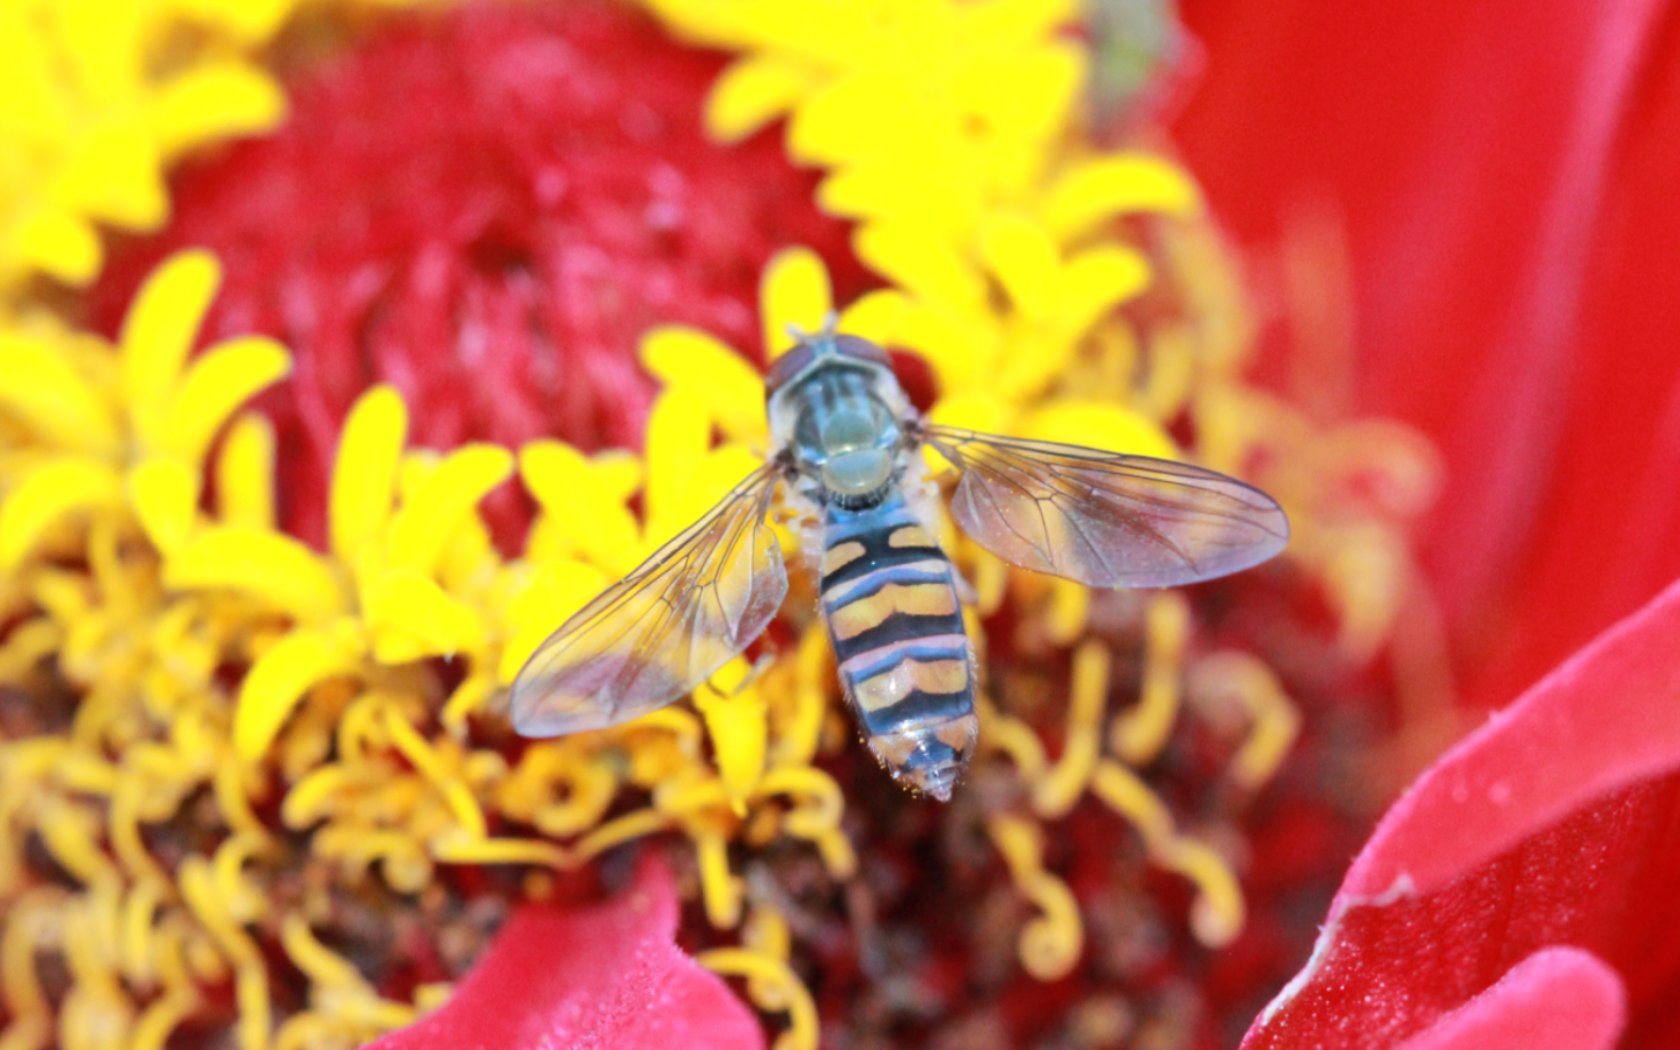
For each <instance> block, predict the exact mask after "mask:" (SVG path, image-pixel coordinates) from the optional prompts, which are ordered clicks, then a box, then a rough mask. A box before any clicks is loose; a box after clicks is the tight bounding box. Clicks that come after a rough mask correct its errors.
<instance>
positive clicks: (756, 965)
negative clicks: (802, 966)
mask: <svg viewBox="0 0 1680 1050" xmlns="http://www.w3.org/2000/svg"><path fill="white" fill-rule="evenodd" d="M694 958H695V961H696V962H698V963H699V964H700V965H701V966H704V967H706V968H707V969H708V970H711V971H713V972H714V973H720V974H723V975H725V976H728V977H745V978H747V979H748V985H747V987H748V990H749V991H751V989H752V988H754V987H755V986H756V987H758V988H761V989H762V988H765V987H769V988H772V989H774V991H773V992H772V993H771V997H770V1000H769V1001H768V1002H763V1003H759V1004H758V1005H759V1006H760V1007H761V1008H762V1009H765V1010H785V1011H786V1012H787V1015H788V1030H787V1031H786V1032H783V1033H782V1034H781V1035H780V1036H778V1037H777V1039H776V1043H775V1050H815V1048H816V1045H817V1006H816V1003H815V1002H814V1001H812V999H811V993H810V991H809V990H807V989H806V987H805V985H804V983H803V982H802V981H800V980H799V977H798V975H796V974H795V973H794V972H793V970H792V969H790V968H789V967H788V965H787V963H785V962H782V961H781V960H780V959H777V958H774V957H773V956H769V955H766V954H763V953H762V952H758V951H751V950H748V949H746V948H713V949H711V950H710V951H704V952H701V953H699V954H698V955H696V956H695V957H694ZM772 1004H774V1005H772Z"/></svg>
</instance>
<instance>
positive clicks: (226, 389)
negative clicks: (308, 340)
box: [156, 335, 292, 463]
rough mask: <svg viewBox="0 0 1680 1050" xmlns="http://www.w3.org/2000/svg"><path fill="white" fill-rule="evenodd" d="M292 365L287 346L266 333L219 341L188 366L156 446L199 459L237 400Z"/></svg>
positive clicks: (241, 400) (243, 399)
mask: <svg viewBox="0 0 1680 1050" xmlns="http://www.w3.org/2000/svg"><path fill="white" fill-rule="evenodd" d="M291 370H292V358H291V355H290V354H288V353H287V352H286V348H285V347H283V346H281V345H280V344H279V343H277V342H275V341H274V340H272V339H269V338H266V337H264V336H257V335H252V336H243V337H241V338H238V339H229V340H227V341H226V342H222V343H217V344H216V345H215V346H212V347H211V348H210V349H208V350H206V351H205V352H204V353H203V354H201V355H200V356H199V357H198V359H197V360H195V361H194V362H193V363H192V365H191V366H190V367H189V368H188V369H187V374H186V376H185V378H184V379H183V380H182V382H181V384H180V386H179V388H178V390H177V392H176V394H175V397H174V398H173V399H172V404H171V406H170V410H169V413H168V415H167V416H166V417H165V418H164V419H163V420H162V425H163V428H164V429H163V432H162V433H161V434H158V435H156V438H157V440H158V444H159V446H160V447H161V448H163V449H166V450H168V451H170V452H173V453H174V454H175V455H177V456H180V457H181V458H182V459H184V460H187V461H188V462H192V463H196V462H198V461H199V460H200V459H202V458H203V456H204V454H205V452H206V451H207V450H208V449H209V447H210V442H211V440H212V439H213V438H214V437H215V436H216V432H217V431H218V430H220V429H221V427H222V424H224V423H226V422H227V420H228V417H229V416H232V415H233V413H234V412H236V411H237V410H238V409H239V406H240V405H243V404H244V403H245V402H246V401H248V400H250V399H251V398H252V397H253V396H255V395H256V394H257V392H258V391H260V390H262V389H264V388H265V387H267V386H269V385H270V384H271V383H274V382H276V381H277V380H279V379H280V378H281V377H283V376H285V375H286V374H288V373H289V372H290V371H291Z"/></svg>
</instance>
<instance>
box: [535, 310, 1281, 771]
mask: <svg viewBox="0 0 1680 1050" xmlns="http://www.w3.org/2000/svg"><path fill="white" fill-rule="evenodd" d="M796 334H797V333H796ZM798 338H799V342H798V344H797V345H796V346H795V347H794V348H793V349H792V350H790V351H788V352H787V353H786V354H784V355H783V356H781V357H780V358H778V359H777V360H776V362H775V364H774V365H773V366H772V368H771V370H770V374H769V376H768V377H767V379H766V384H765V387H766V408H767V411H768V413H769V420H770V431H771V440H772V443H773V448H774V453H773V455H772V456H771V458H770V460H769V461H768V462H767V463H765V464H764V465H763V466H761V467H759V468H758V469H757V470H755V471H753V472H752V473H751V474H750V475H748V476H747V477H746V478H745V479H744V480H743V481H741V483H740V484H738V485H736V486H735V488H734V489H732V490H731V491H730V492H729V494H728V495H727V496H725V497H724V498H723V500H722V501H721V502H720V503H718V504H717V506H715V507H713V508H712V509H711V510H710V511H709V512H707V514H706V515H705V516H704V517H702V518H701V519H700V520H699V521H697V522H695V523H694V524H693V525H690V526H689V527H688V528H687V529H685V530H684V531H683V532H682V533H680V534H679V535H678V536H677V537H676V538H674V539H672V540H671V541H670V542H669V543H667V544H665V545H664V546H663V547H661V548H660V549H659V550H658V551H656V552H655V553H654V554H653V555H652V556H651V557H649V558H648V560H647V561H645V562H643V563H642V565H641V566H639V567H638V568H637V569H636V570H635V571H634V572H632V573H631V574H630V575H629V576H627V577H625V578H624V579H623V580H621V581H619V582H618V583H616V584H614V585H613V586H612V587H609V588H608V589H607V590H606V591H605V592H604V593H603V594H601V595H600V597H598V598H596V599H595V600H594V601H592V602H590V603H589V604H588V605H586V606H585V607H584V608H583V609H582V610H580V611H579V612H578V613H577V614H576V615H574V616H572V617H571V619H569V620H567V621H566V622H565V623H564V624H563V625H561V627H560V629H559V630H557V631H555V632H554V634H553V635H552V636H550V637H549V638H548V640H547V641H545V642H544V643H543V644H542V645H541V646H540V647H539V648H538V649H537V651H536V652H535V653H534V654H533V655H532V657H531V659H530V661H529V662H527V663H526V664H525V667H524V669H523V670H521V671H520V672H519V676H518V678H517V679H516V680H515V682H514V685H513V699H512V709H513V722H514V726H515V727H516V728H517V729H518V731H519V732H520V733H521V734H523V735H525V736H534V737H547V736H560V735H563V734H566V733H575V732H579V731H582V730H589V729H599V728H603V727H606V726H611V725H616V724H618V723H621V722H626V721H629V720H630V719H633V718H636V717H638V716H640V715H643V714H646V713H647V712H649V711H652V710H654V709H656V708H659V707H662V706H664V705H666V704H668V703H670V702H672V701H673V700H676V699H678V698H679V697H682V696H684V695H686V694H688V693H689V692H690V691H692V690H694V689H695V688H697V687H698V686H700V685H701V684H702V683H703V682H705V681H706V680H707V679H708V678H710V677H711V676H712V675H713V674H715V673H716V672H717V671H718V670H719V669H721V668H722V667H723V665H724V664H725V663H727V662H728V661H729V660H731V659H733V658H734V657H735V656H737V655H738V654H740V653H741V651H742V650H744V649H745V648H746V647H747V646H748V645H749V644H750V643H751V642H752V641H753V640H754V639H755V638H757V637H758V635H759V634H760V633H761V632H763V630H764V629H765V627H766V626H768V625H769V623H770V621H771V620H772V619H773V618H774V617H775V615H776V613H777V611H778V609H780V607H781V605H782V600H783V599H784V598H785V597H786V595H787V589H788V579H787V570H786V568H785V567H784V565H783V563H782V553H781V549H780V546H779V545H778V543H777V542H776V537H775V532H774V530H773V529H772V528H771V527H770V525H769V523H768V521H767V515H768V512H769V509H770V505H771V500H772V495H773V493H774V492H775V491H776V489H777V487H778V485H780V486H782V487H783V488H784V490H785V496H784V499H786V500H787V501H788V502H789V503H790V504H791V508H792V509H795V510H800V511H804V512H805V515H806V516H807V517H808V518H809V519H810V520H812V521H814V522H816V523H817V527H818V529H820V533H819V535H818V537H817V538H816V542H814V543H812V544H811V545H810V549H812V550H816V551H821V557H820V579H821V599H820V607H821V611H822V615H823V619H824V620H825V622H826V623H827V626H828V632H829V638H830V640H831V641H832V642H833V645H834V654H835V657H836V659H837V662H838V664H839V673H840V681H841V684H842V686H843V687H844V690H845V694H846V697H847V699H848V701H849V702H850V704H851V707H852V711H853V713H854V714H855V715H856V717H857V720H858V723H859V725H860V726H861V728H862V730H863V735H864V738H865V740H866V741H867V743H868V745H869V748H870V750H871V751H873V752H874V753H875V756H876V757H877V758H878V759H879V760H880V762H881V763H882V765H884V766H885V767H886V768H887V770H888V771H889V772H890V773H891V774H892V776H893V777H894V779H896V780H898V781H900V782H901V783H906V784H908V785H909V786H911V787H912V788H914V789H916V790H919V791H922V792H925V793H926V794H929V795H932V796H933V797H934V798H937V799H940V800H945V799H948V798H949V797H950V795H951V789H952V786H953V785H954V784H955V782H956V780H957V778H958V777H959V776H960V775H961V774H962V772H963V770H964V769H965V768H966V766H967V763H968V759H969V755H970V754H971V753H972V752H973V750H974V742H975V738H976V736H977V734H978V730H979V720H978V718H977V717H976V716H975V712H974V685H975V667H974V656H973V651H972V649H971V648H970V646H969V641H968V636H967V634H966V632H965V631H964V627H963V618H962V608H961V605H960V603H959V599H958V581H957V578H956V576H955V574H954V572H953V570H952V567H951V562H950V560H949V559H948V558H947V557H946V556H945V553H944V551H942V550H941V549H940V548H939V545H938V544H937V543H936V542H935V540H934V538H933V529H932V526H931V520H932V519H931V518H930V517H929V516H927V515H925V514H923V513H920V512H919V511H918V506H917V504H918V501H919V499H920V498H921V496H920V494H921V493H924V492H927V491H929V490H930V489H931V486H929V485H928V484H927V483H926V481H925V478H924V471H923V467H922V456H921V447H922V446H923V445H924V444H927V445H932V446H933V447H934V448H935V449H937V450H938V451H939V452H940V453H941V454H942V455H943V456H944V457H945V459H947V460H949V461H950V462H951V463H952V464H953V465H955V466H956V467H957V468H958V470H960V471H961V478H960V480H959V481H958V483H957V485H956V489H955V492H954V494H953V495H952V498H951V513H952V516H953V517H954V518H955V519H956V522H957V524H958V525H959V526H961V527H962V529H963V530H964V531H965V532H967V533H968V535H970V536H971V537H973V538H974V539H975V540H976V541H978V542H979V543H980V544H981V546H983V547H986V548H987V549H988V550H990V551H992V553H994V554H996V555H998V556H999V557H1001V558H1003V559H1004V560H1006V561H1009V562H1012V563H1014V564H1015V565H1018V566H1020V567H1022V568H1025V569H1031V570H1033V571H1035V572H1043V573H1051V574H1053V575H1056V576H1062V577H1066V578H1067V579H1070V580H1076V581H1078V582H1080V583H1083V584H1085V585H1087V586H1091V587H1172V586H1177V585H1180V584H1187V583H1194V582H1196V581H1199V580H1208V579H1212V578H1214V577H1217V576H1224V575H1226V574H1228V573H1233V572H1237V571H1239V570H1242V569H1246V568H1249V567H1250V566H1253V565H1257V564H1259V563H1260V562H1263V561H1265V560H1266V559H1268V558H1270V557H1272V556H1273V555H1274V554H1277V553H1278V552H1279V551H1280V550H1282V549H1283V546H1284V544H1285V542H1286V541H1287V540H1288V537H1289V523H1288V519H1287V518H1285V516H1284V513H1283V511H1282V509H1281V508H1279V507H1278V505H1277V503H1276V502H1275V501H1274V500H1272V498H1271V497H1270V496H1267V495H1266V494H1265V493H1263V492H1261V491H1259V490H1258V489H1255V488H1252V487H1250V486H1248V485H1246V484H1244V483H1243V482H1240V481H1237V480H1236V479H1234V478H1229V477H1226V476H1225V475H1223V474H1219V473H1216V472H1214V471H1211V470H1204V469H1202V468H1200V467H1193V466H1190V465H1188V464H1184V463H1177V462H1172V461H1169V460H1161V459H1151V458H1147V457H1143V456H1128V455H1117V454H1114V453H1108V452H1098V451H1096V450H1093V449H1088V448H1081V447H1079V446H1077V445H1062V444H1055V443H1051V442H1047V441H1026V440H1021V439H1018V438H1007V437H996V436H993V435H989V434H977V433H974V432H973V431H969V430H959V429H956V428H953V427H944V426H937V425H932V424H929V423H927V422H926V421H924V420H923V419H922V418H921V416H920V415H919V414H918V413H917V412H916V410H915V409H914V408H913V407H911V405H910V402H909V400H908V399H907V398H906V397H905V395H904V392H903V390H902V389H901V388H900V386H899V383H898V379H897V377H896V376H895V375H894V374H893V371H892V366H891V364H890V363H889V361H888V358H887V355H886V353H885V352H884V351H882V350H881V348H880V347H878V346H876V345H875V344H873V343H871V342H869V341H868V340H865V339H862V338H859V337H857V336H851V335H842V334H837V333H836V332H834V331H833V326H832V323H831V324H830V325H829V326H828V327H827V328H825V329H824V331H822V332H819V333H818V334H816V335H812V336H805V335H798Z"/></svg>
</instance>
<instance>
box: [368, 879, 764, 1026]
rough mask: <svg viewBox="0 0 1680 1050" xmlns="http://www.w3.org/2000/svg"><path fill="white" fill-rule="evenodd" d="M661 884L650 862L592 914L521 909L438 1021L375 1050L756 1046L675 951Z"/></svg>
mask: <svg viewBox="0 0 1680 1050" xmlns="http://www.w3.org/2000/svg"><path fill="white" fill-rule="evenodd" d="M677 917H678V913H677V897H676V891H675V888H674V887H673V885H672V882H671V875H670V872H669V871H667V870H666V868H665V867H664V865H663V864H660V863H657V862H653V861H649V862H647V863H644V864H643V865H642V866H641V868H640V869H639V870H638V871H637V873H636V881H635V884H634V885H633V886H631V887H630V889H628V890H626V891H625V892H624V893H622V894H620V895H619V896H618V897H616V898H614V899H613V900H611V901H608V902H607V903H605V904H602V905H598V906H596V907H592V908H555V907H548V906H542V905H526V906H525V907H524V908H522V909H520V910H519V911H518V912H516V913H514V916H513V917H512V918H511V919H509V920H508V922H507V925H506V926H504V927H503V928H502V930H501V932H500V933H499V934H497V935H496V939H495V941H494V942H493V943H492V944H491V946H490V950H489V951H488V952H486V953H485V955H484V957H483V958H482V959H480V960H479V962H478V965H477V966H475V967H474V968H473V971H472V972H471V973H470V974H468V975H467V977H466V979H465V980H463V981H462V982H461V984H460V985H459V987H457V988H456V989H455V993H454V994H453V995H452V996H450V998H449V1001H448V1002H447V1003H445V1004H444V1005H443V1006H442V1007H440V1008H438V1009H437V1010H436V1011H435V1012H433V1013H431V1014H428V1015H427V1016H425V1017H423V1018H421V1019H420V1020H419V1021H416V1022H415V1023H414V1024H412V1025H409V1026H408V1027H407V1028H404V1029H402V1030H400V1031H396V1032H392V1033H391V1034H389V1035H387V1036H385V1037H384V1038H383V1039H380V1040H379V1041H377V1042H375V1043H373V1044H372V1046H373V1047H375V1048H377V1050H460V1048H463V1047H480V1046H481V1047H497V1048H506V1050H521V1048H527V1047H529V1048H533V1050H534V1048H538V1047H543V1048H548V1047H554V1048H560V1047H567V1048H571V1047H590V1046H598V1047H611V1048H613V1050H636V1048H638V1047H646V1048H649V1050H671V1048H672V1047H674V1046H678V1045H682V1046H687V1047H695V1048H701V1047H755V1046H763V1045H764V1033H763V1030H762V1029H761V1028H760V1026H759V1024H758V1022H757V1020H756V1019H755V1018H754V1017H753V1015H752V1014H751V1013H750V1012H749V1011H748V1010H747V1008H746V1007H745V1006H744V1005H742V1003H741V1001H740V1000H739V999H738V998H736V997H735V995H734V994H733V993H731V992H730V990H729V988H728V987H727V986H726V985H725V984H724V983H723V981H722V980H721V979H720V978H718V977H717V976H716V975H715V974H713V973H711V972H710V971H708V970H705V969H702V968H701V967H700V966H698V965H697V964H696V963H695V962H694V961H693V960H692V959H690V958H689V957H688V956H686V955H684V954H683V952H682V951H681V949H679V948H678V947H677V946H676V945H675V944H674V943H672V940H671V937H672V934H673V933H674V932H675V931H676V928H677Z"/></svg>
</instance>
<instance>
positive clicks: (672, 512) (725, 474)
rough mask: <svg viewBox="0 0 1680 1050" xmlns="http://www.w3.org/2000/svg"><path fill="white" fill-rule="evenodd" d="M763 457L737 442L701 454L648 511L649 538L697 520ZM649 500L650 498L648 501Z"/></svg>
mask: <svg viewBox="0 0 1680 1050" xmlns="http://www.w3.org/2000/svg"><path fill="white" fill-rule="evenodd" d="M763 462H764V461H763V460H761V459H760V458H759V457H758V456H755V455H753V454H752V453H751V452H748V451H747V450H746V449H744V448H742V447H740V446H739V445H728V446H725V447H723V448H719V449H714V450H713V451H711V452H707V453H705V454H704V455H702V456H701V457H700V458H699V459H698V460H697V461H696V462H695V463H694V465H693V467H692V468H691V469H690V470H689V471H688V472H687V473H685V474H683V475H681V476H680V477H679V478H677V479H674V483H673V484H672V485H671V486H670V487H669V488H668V489H667V491H668V492H670V493H671V495H670V497H669V498H667V499H666V501H665V502H663V503H661V504H660V505H659V506H658V508H656V509H657V512H658V513H657V516H653V515H652V513H651V512H650V516H649V518H648V538H649V540H650V546H651V545H652V543H651V541H654V540H658V541H660V542H663V541H664V540H666V539H669V538H670V537H672V536H674V535H676V534H677V533H678V532H681V531H682V530H683V529H685V528H687V527H688V526H689V525H692V524H693V523H694V522H695V521H698V520H699V519H700V517H701V516H702V515H703V514H705V513H706V512H707V511H709V510H711V509H712V508H713V507H715V506H716V505H717V503H718V501H719V500H721V499H722V498H723V497H724V495H725V494H726V493H728V492H729V490H730V489H732V488H734V487H735V486H736V485H739V484H740V483H741V479H742V478H745V477H746V476H747V475H748V474H750V473H752V472H753V471H754V470H756V469H758V467H759V466H760V465H761V464H762V463H763ZM649 502H650V504H651V502H652V501H651V500H650V501H649Z"/></svg>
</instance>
